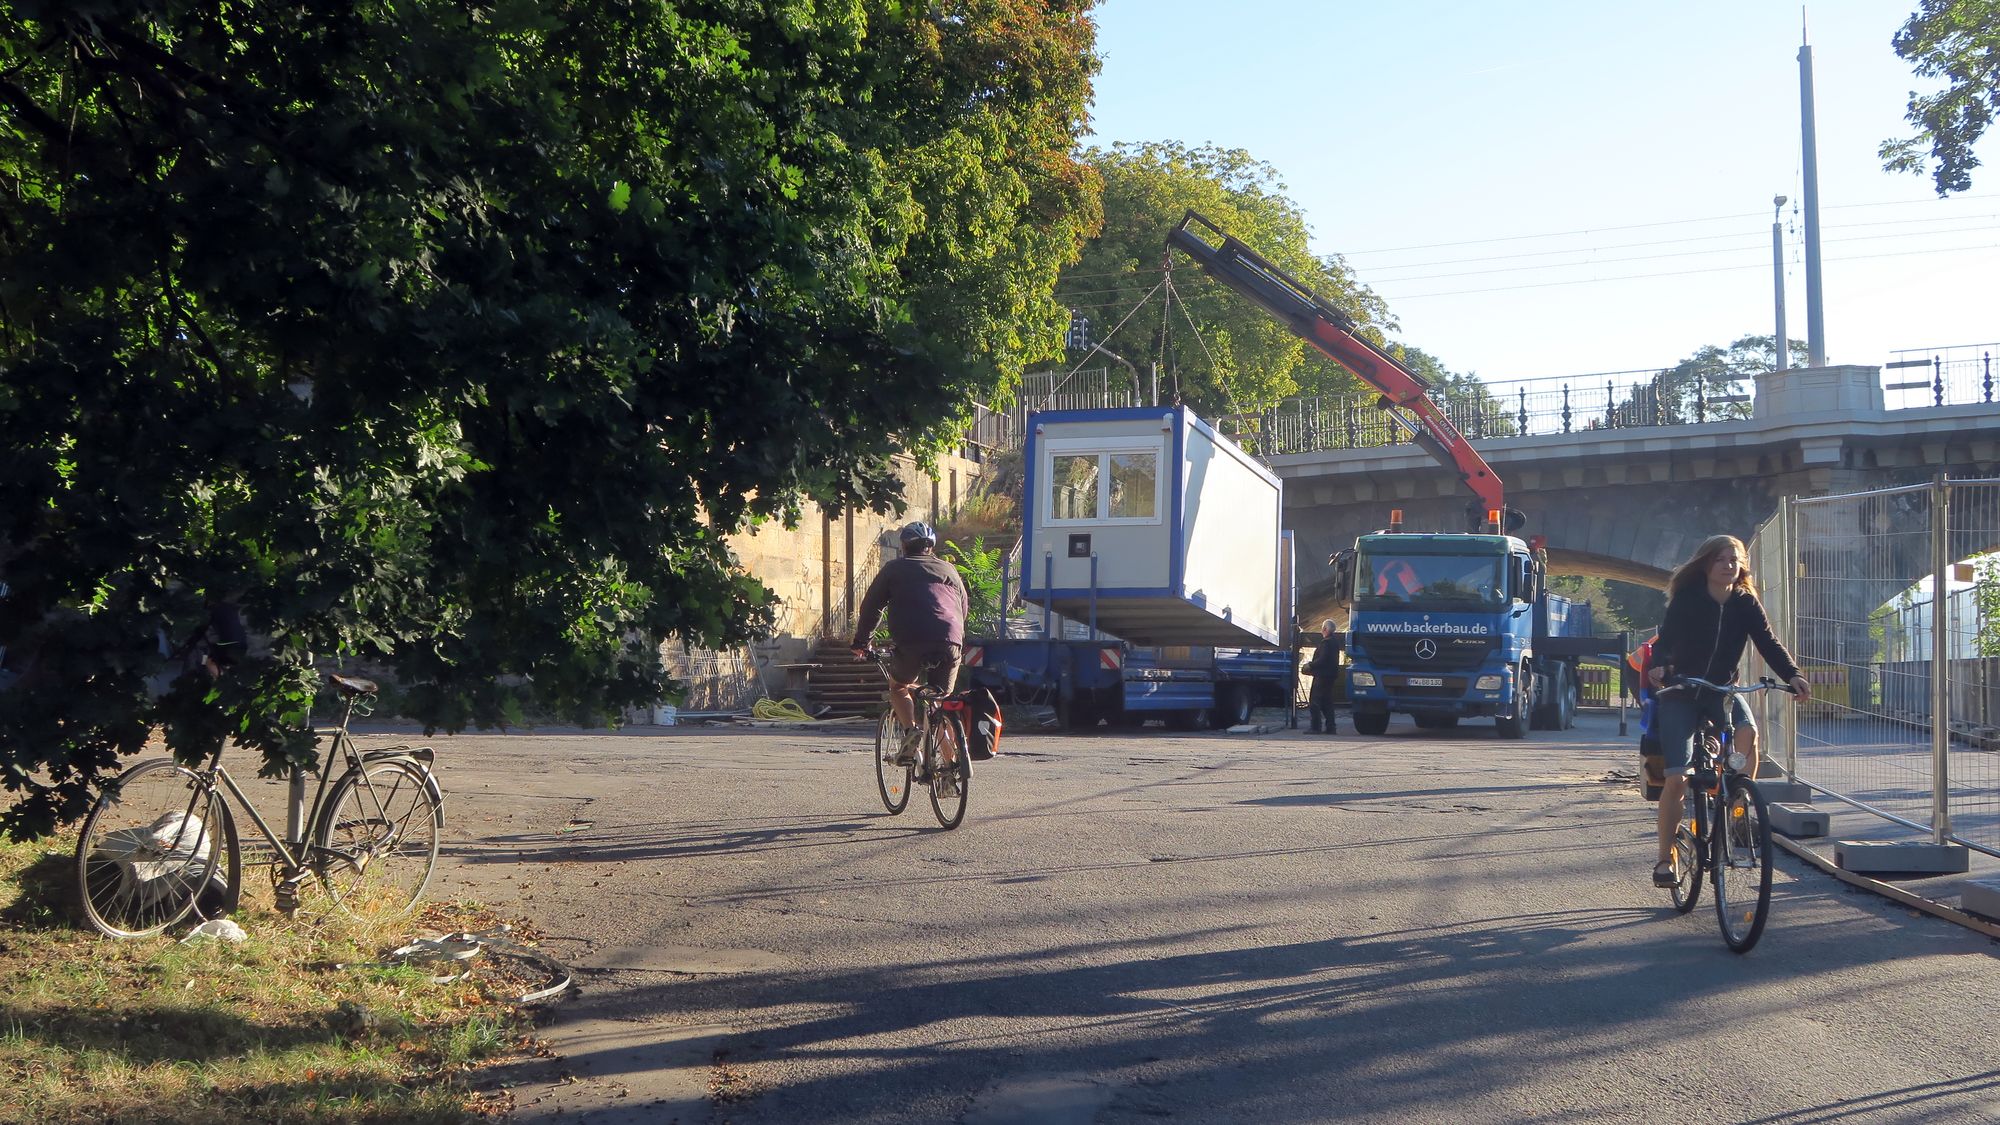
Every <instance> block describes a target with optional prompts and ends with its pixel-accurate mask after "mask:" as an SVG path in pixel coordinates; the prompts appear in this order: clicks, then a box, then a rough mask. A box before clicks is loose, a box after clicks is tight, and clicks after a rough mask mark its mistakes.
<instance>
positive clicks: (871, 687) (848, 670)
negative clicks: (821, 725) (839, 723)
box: [806, 637, 887, 719]
mask: <svg viewBox="0 0 2000 1125" xmlns="http://www.w3.org/2000/svg"><path fill="white" fill-rule="evenodd" d="M812 662H813V663H815V664H817V665H819V667H817V668H814V669H813V670H812V675H811V676H810V677H809V678H808V679H807V681H806V700H807V703H806V710H807V711H808V712H811V713H812V714H814V715H816V716H818V717H819V718H823V719H837V718H842V717H845V716H850V715H862V716H866V717H868V718H871V719H872V718H874V717H875V716H877V715H880V714H881V713H882V708H883V706H884V705H885V704H886V702H887V700H886V698H885V697H884V695H883V692H884V691H885V690H886V685H885V684H884V683H883V681H882V670H881V668H879V667H877V666H876V664H875V662H874V661H872V660H862V659H859V658H857V657H856V656H855V655H854V653H853V652H852V651H851V650H849V649H848V647H847V642H846V641H844V640H838V639H835V638H832V637H821V638H820V639H819V642H818V643H817V644H815V645H814V646H813V654H812ZM821 707H825V708H827V711H826V713H825V714H824V715H821V714H820V711H819V709H820V708H821Z"/></svg>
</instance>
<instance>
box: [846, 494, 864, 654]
mask: <svg viewBox="0 0 2000 1125" xmlns="http://www.w3.org/2000/svg"><path fill="white" fill-rule="evenodd" d="M840 628H841V631H842V632H845V633H851V632H853V631H854V510H853V509H851V508H850V509H848V511H847V608H846V609H845V610H843V611H842V614H841V619H840ZM863 639H864V640H865V639H866V638H863Z"/></svg>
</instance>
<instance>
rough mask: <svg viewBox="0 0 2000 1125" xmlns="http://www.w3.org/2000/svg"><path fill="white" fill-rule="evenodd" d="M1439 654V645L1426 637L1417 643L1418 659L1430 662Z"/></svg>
mask: <svg viewBox="0 0 2000 1125" xmlns="http://www.w3.org/2000/svg"><path fill="white" fill-rule="evenodd" d="M1437 654H1438V643H1437V642H1436V641H1434V640H1431V639H1430V638H1429V637H1425V638H1423V639H1422V640H1420V641H1418V642H1417V659H1418V660H1429V659H1431V658H1432V657H1434V656H1436V655H1437Z"/></svg>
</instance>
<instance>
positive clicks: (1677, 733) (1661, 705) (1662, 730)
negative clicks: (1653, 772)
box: [1653, 691, 1757, 773]
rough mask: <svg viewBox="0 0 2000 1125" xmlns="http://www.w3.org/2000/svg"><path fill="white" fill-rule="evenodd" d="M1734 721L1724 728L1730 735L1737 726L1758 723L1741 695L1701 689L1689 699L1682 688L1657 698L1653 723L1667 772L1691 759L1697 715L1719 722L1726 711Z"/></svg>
mask: <svg viewBox="0 0 2000 1125" xmlns="http://www.w3.org/2000/svg"><path fill="white" fill-rule="evenodd" d="M1725 700H1726V701H1727V704H1726V706H1727V709H1728V710H1727V712H1726V713H1727V714H1728V715H1729V716H1730V718H1732V719H1733V720H1735V721H1734V722H1731V723H1729V724H1727V725H1726V726H1725V727H1724V729H1725V730H1726V731H1727V732H1728V733H1729V734H1731V735H1734V734H1735V733H1736V728H1738V727H1750V728H1751V729H1753V730H1754V729H1756V726H1757V722H1756V720H1755V719H1752V718H1751V717H1750V706H1749V704H1747V703H1745V702H1743V697H1742V696H1740V695H1729V696H1723V695H1717V694H1715V693H1714V692H1712V691H1704V692H1701V693H1700V695H1699V698H1690V697H1689V696H1688V694H1687V693H1686V692H1684V691H1676V692H1672V693H1669V694H1667V695H1663V696H1660V697H1659V700H1658V701H1657V702H1656V703H1655V704H1654V709H1653V724H1654V726H1655V727H1657V728H1658V730H1659V735H1660V753H1661V755H1662V756H1663V757H1665V758H1666V766H1667V772H1668V773H1673V772H1675V771H1676V770H1684V769H1686V768H1687V767H1688V763H1689V762H1691V761H1693V760H1694V733H1695V731H1696V730H1697V729H1699V727H1700V717H1701V716H1702V715H1703V714H1704V713H1705V714H1707V715H1709V716H1711V717H1713V718H1714V719H1716V720H1717V721H1718V722H1720V721H1721V720H1722V717H1723V715H1724V714H1725V711H1724V706H1725V703H1724V701H1725Z"/></svg>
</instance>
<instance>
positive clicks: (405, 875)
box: [309, 758, 444, 916]
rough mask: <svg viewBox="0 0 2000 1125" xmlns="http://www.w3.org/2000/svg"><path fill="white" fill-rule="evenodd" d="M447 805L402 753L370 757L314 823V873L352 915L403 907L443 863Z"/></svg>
mask: <svg viewBox="0 0 2000 1125" xmlns="http://www.w3.org/2000/svg"><path fill="white" fill-rule="evenodd" d="M443 828H444V805H443V804H442V803H441V802H440V801H439V799H438V794H437V790H436V788H435V787H434V785H433V784H432V782H431V780H430V778H429V777H428V776H427V775H426V774H425V772H424V771H423V770H421V769H419V768H418V767H417V766H416V765H414V764H412V763H410V762H407V761H403V760H400V759H396V758H378V759H376V760H374V761H371V762H364V763H363V765H362V767H361V769H359V770H348V771H347V772H346V773H345V774H343V775H342V776H341V778H340V780H339V781H338V782H335V783H334V786H333V791H332V793H331V794H330V795H329V796H328V797H327V802H326V805H325V806H324V807H323V808H321V809H320V814H319V820H318V823H317V824H316V825H315V826H314V828H313V837H312V839H313V851H312V857H311V859H310V861H309V862H310V863H311V866H312V868H313V872H314V873H315V874H316V875H318V876H319V879H320V882H321V883H322V884H323V885H324V886H325V887H326V890H327V893H328V894H330V895H332V896H333V900H334V902H335V904H337V905H338V906H339V907H340V908H341V909H342V910H344V911H346V912H347V913H349V914H353V915H358V916H387V915H395V914H402V913H405V912H407V911H408V910H409V909H410V908H411V907H412V906H415V905H416V903H417V900H418V899H420V898H422V897H423V894H424V887H425V886H427V885H428V884H429V883H430V881H431V871H432V870H433V869H435V868H436V867H437V855H438V836H439V834H440V832H441V831H442V830H443Z"/></svg>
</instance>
